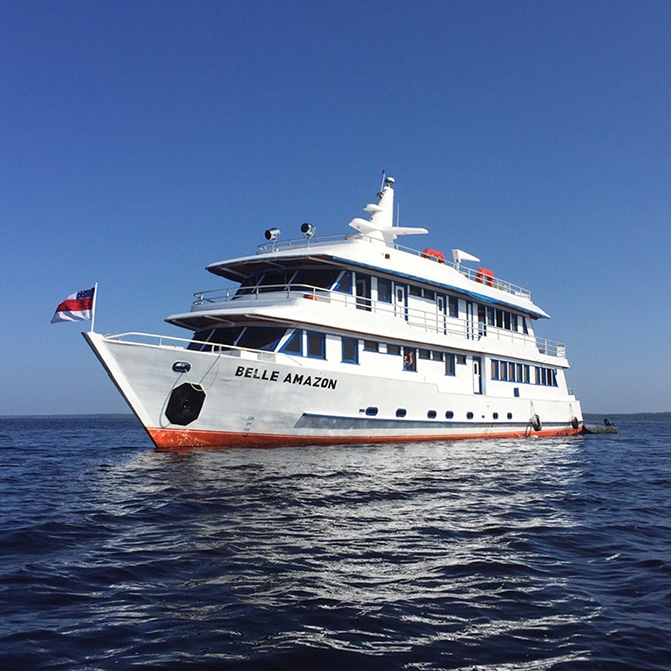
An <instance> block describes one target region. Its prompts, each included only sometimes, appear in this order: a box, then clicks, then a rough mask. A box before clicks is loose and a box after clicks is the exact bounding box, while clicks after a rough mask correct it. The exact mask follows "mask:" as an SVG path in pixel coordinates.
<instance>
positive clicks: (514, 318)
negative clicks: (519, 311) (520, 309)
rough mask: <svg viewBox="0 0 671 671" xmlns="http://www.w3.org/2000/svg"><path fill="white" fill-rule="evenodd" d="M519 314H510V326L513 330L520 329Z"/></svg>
mask: <svg viewBox="0 0 671 671" xmlns="http://www.w3.org/2000/svg"><path fill="white" fill-rule="evenodd" d="M517 323H518V319H517V315H514V314H511V315H510V328H511V330H512V331H518V330H519V329H518V328H517Z"/></svg>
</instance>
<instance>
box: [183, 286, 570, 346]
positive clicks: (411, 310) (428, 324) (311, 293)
mask: <svg viewBox="0 0 671 671" xmlns="http://www.w3.org/2000/svg"><path fill="white" fill-rule="evenodd" d="M194 297H195V301H194V305H195V306H203V305H212V306H214V305H215V304H217V303H227V302H230V301H234V300H240V299H248V300H263V299H264V298H265V299H266V300H268V301H269V302H272V303H276V302H277V301H278V299H280V298H283V299H284V300H298V301H301V300H302V299H310V300H312V301H314V302H315V303H316V304H320V303H322V304H323V303H328V304H335V305H341V306H343V307H346V308H356V309H359V310H363V311H365V312H374V313H376V314H380V315H385V316H392V317H397V318H402V319H404V321H406V322H407V323H408V324H409V325H410V326H412V327H414V328H419V329H422V330H424V331H426V332H427V333H442V334H444V335H452V336H457V337H461V338H464V339H467V340H480V339H481V338H484V337H487V338H489V339H494V338H495V339H497V340H502V341H508V342H513V343H518V344H523V345H526V346H533V347H536V348H537V349H538V351H539V353H541V354H546V355H548V356H554V357H565V356H566V346H565V345H564V344H563V343H559V342H556V341H554V340H548V339H546V338H539V337H536V336H535V335H530V334H527V333H522V332H519V331H511V330H508V329H504V328H499V327H496V326H491V325H489V324H483V323H481V322H479V321H478V320H476V319H464V318H460V317H450V316H449V315H448V314H447V313H440V312H438V311H437V310H422V309H421V308H416V307H409V306H407V305H405V304H403V305H397V304H395V303H388V302H384V301H379V300H373V299H371V298H368V297H367V296H357V295H355V294H348V293H344V292H341V291H336V290H334V289H324V288H322V287H315V286H309V285H306V284H288V285H287V284H274V285H273V284H269V285H265V286H261V287H241V288H240V287H234V288H229V289H212V290H210V291H199V292H197V293H195V294H194Z"/></svg>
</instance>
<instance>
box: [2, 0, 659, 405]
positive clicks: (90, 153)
mask: <svg viewBox="0 0 671 671" xmlns="http://www.w3.org/2000/svg"><path fill="white" fill-rule="evenodd" d="M0 133H1V136H0V137H1V145H0V222H1V227H2V228H1V230H2V242H3V244H2V246H1V247H0V262H1V268H2V271H1V272H2V276H1V277H2V282H1V283H0V292H1V298H2V304H3V305H4V315H5V316H4V318H3V320H2V325H1V326H0V348H1V349H0V351H2V353H3V354H4V362H3V364H2V366H1V371H2V372H1V373H0V375H1V376H2V385H1V386H0V414H52V413H88V412H124V411H126V406H125V404H124V402H123V401H122V399H121V397H120V396H119V395H118V393H117V392H116V390H115V389H114V387H113V385H112V384H111V382H110V381H109V380H108V378H107V376H106V374H105V373H104V371H103V369H102V367H101V366H100V365H99V364H98V362H97V360H96V359H95V357H94V355H93V353H92V352H91V351H90V350H89V348H88V346H87V345H86V343H85V342H84V340H83V339H82V338H81V336H80V335H79V332H80V331H81V330H84V329H86V328H87V327H88V324H87V323H83V322H82V323H79V324H56V325H51V324H49V320H50V319H51V316H52V314H53V311H54V309H55V308H56V306H57V305H58V303H59V302H60V301H61V300H63V299H64V298H65V297H66V296H67V295H68V294H70V293H73V292H75V291H77V290H80V289H86V288H88V287H90V286H92V285H93V283H94V282H98V283H99V295H98V313H97V317H96V330H99V331H101V332H104V333H120V332H124V331H144V332H149V333H164V334H168V335H170V334H173V335H184V334H186V333H187V332H185V331H181V330H179V329H177V328H176V327H172V326H169V325H167V324H165V323H164V322H163V319H164V318H165V317H166V316H167V315H169V314H172V313H176V312H182V311H185V310H188V308H189V306H190V304H191V300H192V294H193V292H194V291H197V290H203V289H215V288H218V287H221V286H223V284H224V283H223V281H222V280H221V279H220V278H217V277H216V276H214V275H210V274H209V273H207V272H206V271H205V270H204V267H205V265H206V264H208V263H211V262H213V261H217V260H221V259H225V258H228V257H231V256H236V255H244V254H247V253H250V252H253V251H254V250H255V248H256V245H257V244H259V243H261V242H264V238H263V232H264V230H265V229H266V228H268V227H270V226H278V227H280V228H281V229H282V232H283V237H284V238H288V237H294V236H298V235H299V226H300V224H301V223H302V222H304V221H309V222H312V223H313V224H315V225H316V226H317V229H318V233H322V234H325V233H339V232H345V231H346V230H347V227H346V224H347V222H348V221H349V220H350V219H351V218H353V217H355V216H362V215H363V216H365V214H364V213H362V211H361V208H362V207H363V206H364V205H365V204H366V203H368V202H371V200H373V199H374V194H375V192H376V191H377V190H378V188H379V184H380V172H381V170H382V169H385V170H386V171H387V173H388V174H389V175H392V176H393V177H395V178H396V186H397V188H396V198H397V202H399V203H400V221H401V224H402V225H406V226H425V227H426V228H428V229H429V235H428V236H424V237H423V238H422V239H419V238H417V239H413V240H412V241H410V243H411V244H415V243H416V245H417V246H419V247H425V246H428V247H433V248H436V249H442V250H445V251H447V252H448V253H449V250H450V249H452V248H454V247H459V248H461V249H465V250H467V251H469V252H471V253H473V254H475V255H477V256H479V257H480V258H481V259H482V262H483V265H486V266H487V267H489V268H492V269H493V270H494V272H495V274H496V275H497V276H499V277H501V278H503V279H506V280H509V281H511V282H514V283H516V284H519V285H521V286H524V287H528V288H529V289H531V290H532V294H533V298H534V300H535V301H536V302H537V303H538V304H539V305H540V306H541V307H542V308H543V309H545V310H546V311H547V312H548V313H549V314H550V315H551V316H552V317H553V319H552V320H551V321H544V322H540V323H539V322H537V323H536V325H537V333H538V334H539V335H541V336H543V337H547V338H550V339H553V340H559V341H561V342H565V343H566V344H567V346H568V355H569V360H570V362H571V365H572V369H571V371H569V384H570V386H571V387H573V388H574V389H575V391H576V393H577V395H578V397H579V398H581V400H582V401H583V409H584V410H585V411H587V412H603V413H607V412H634V411H669V410H671V383H670V378H671V345H670V344H669V335H668V334H669V332H670V331H671V301H670V296H671V279H670V276H671V273H670V271H669V262H670V261H671V241H670V240H671V236H670V235H669V220H670V217H671V2H668V1H667V0H662V1H650V0H632V1H628V2H622V1H619V0H605V1H600V0H580V1H574V0H564V1H562V2H557V1H555V0H553V1H551V2H547V1H545V0H531V1H526V0H510V1H505V0H497V1H487V0H482V1H478V0H452V1H449V0H444V1H438V0H425V1H416V0H415V1H412V2H411V1H410V0H407V1H404V2H399V1H397V0H385V1H383V2H382V1H376V0H369V1H366V2H361V1H360V0H356V1H350V0H344V1H339V2H325V1H319V0H301V1H298V0H296V1H294V0H282V1H281V2H280V1H262V0H250V1H248V2H240V1H236V2H233V1H228V0H222V1H219V2H212V1H207V0H201V1H199V2H193V1H191V0H189V1H180V0H161V1H160V2H158V1H144V2H143V1H138V0H133V1H126V0H115V1H114V2H106V1H105V2H103V1H97V0H76V1H72V0H60V1H58V2H53V1H52V0H43V1H36V0H0Z"/></svg>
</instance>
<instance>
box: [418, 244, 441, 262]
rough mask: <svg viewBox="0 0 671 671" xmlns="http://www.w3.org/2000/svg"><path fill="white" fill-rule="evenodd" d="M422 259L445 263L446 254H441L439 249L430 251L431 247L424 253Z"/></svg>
mask: <svg viewBox="0 0 671 671" xmlns="http://www.w3.org/2000/svg"><path fill="white" fill-rule="evenodd" d="M422 258H424V259H435V260H436V261H438V263H445V254H443V252H439V251H438V250H437V249H430V248H429V247H427V248H426V249H425V250H424V251H423V252H422Z"/></svg>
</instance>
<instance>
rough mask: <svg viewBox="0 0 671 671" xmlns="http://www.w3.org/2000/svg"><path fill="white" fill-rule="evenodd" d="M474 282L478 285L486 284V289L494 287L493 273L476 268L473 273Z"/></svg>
mask: <svg viewBox="0 0 671 671" xmlns="http://www.w3.org/2000/svg"><path fill="white" fill-rule="evenodd" d="M475 281H476V282H480V284H486V285H487V286H488V287H493V286H494V273H493V272H492V271H491V270H489V268H478V269H477V271H476V272H475Z"/></svg>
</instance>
